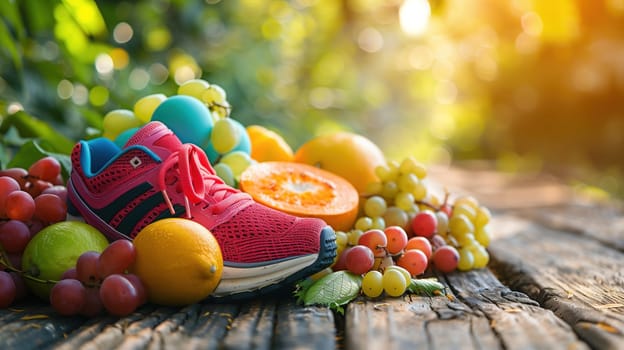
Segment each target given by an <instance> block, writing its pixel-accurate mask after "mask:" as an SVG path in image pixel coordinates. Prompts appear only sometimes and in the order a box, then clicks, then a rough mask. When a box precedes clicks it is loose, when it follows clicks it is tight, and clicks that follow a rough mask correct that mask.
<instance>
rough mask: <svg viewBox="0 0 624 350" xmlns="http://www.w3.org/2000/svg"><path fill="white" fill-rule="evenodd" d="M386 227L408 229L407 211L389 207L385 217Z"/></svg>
mask: <svg viewBox="0 0 624 350" xmlns="http://www.w3.org/2000/svg"><path fill="white" fill-rule="evenodd" d="M383 218H384V221H385V222H386V226H388V227H390V226H399V227H403V228H406V227H407V226H408V222H409V216H408V215H407V211H405V210H403V209H401V208H398V207H389V208H388V209H386V212H385V213H384V215H383Z"/></svg>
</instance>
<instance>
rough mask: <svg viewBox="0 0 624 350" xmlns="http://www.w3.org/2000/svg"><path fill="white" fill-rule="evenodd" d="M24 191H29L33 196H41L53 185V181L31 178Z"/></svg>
mask: <svg viewBox="0 0 624 350" xmlns="http://www.w3.org/2000/svg"><path fill="white" fill-rule="evenodd" d="M24 187H25V189H24V191H26V192H28V194H30V196H31V197H33V198H35V197H37V196H39V195H40V194H41V193H43V191H45V190H46V189H48V188H51V187H52V183H50V182H47V181H44V180H37V179H35V180H30V181H28V182H26V185H25V186H24Z"/></svg>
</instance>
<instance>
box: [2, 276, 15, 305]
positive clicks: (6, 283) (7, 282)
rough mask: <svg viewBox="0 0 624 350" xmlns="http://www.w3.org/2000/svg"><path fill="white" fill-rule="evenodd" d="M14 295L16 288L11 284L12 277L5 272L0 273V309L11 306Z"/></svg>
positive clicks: (13, 283)
mask: <svg viewBox="0 0 624 350" xmlns="http://www.w3.org/2000/svg"><path fill="white" fill-rule="evenodd" d="M16 294H17V288H16V286H15V282H13V277H11V275H10V274H9V273H8V272H6V271H0V309H4V308H7V307H9V306H10V305H11V304H13V301H14V300H15V296H16Z"/></svg>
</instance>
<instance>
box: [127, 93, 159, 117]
mask: <svg viewBox="0 0 624 350" xmlns="http://www.w3.org/2000/svg"><path fill="white" fill-rule="evenodd" d="M166 99H167V96H165V95H164V94H151V95H147V96H144V97H141V98H140V99H139V100H138V101H136V103H135V104H134V108H133V110H134V115H135V116H136V117H137V119H139V120H140V121H141V123H147V122H149V121H150V119H152V114H154V111H155V110H156V108H157V107H158V106H159V105H160V103H161V102H162V101H164V100H166Z"/></svg>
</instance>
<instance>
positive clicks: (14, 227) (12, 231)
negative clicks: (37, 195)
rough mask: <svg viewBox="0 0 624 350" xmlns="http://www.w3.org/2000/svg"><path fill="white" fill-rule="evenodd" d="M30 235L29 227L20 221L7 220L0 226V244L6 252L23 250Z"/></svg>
mask: <svg viewBox="0 0 624 350" xmlns="http://www.w3.org/2000/svg"><path fill="white" fill-rule="evenodd" d="M30 237H31V235H30V229H29V228H28V226H27V225H26V224H25V223H23V222H22V221H18V220H9V221H7V222H5V223H4V224H3V225H2V226H1V227H0V245H1V246H2V247H3V248H4V250H5V251H6V252H7V253H21V252H23V251H24V249H25V248H26V245H27V244H28V242H30Z"/></svg>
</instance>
